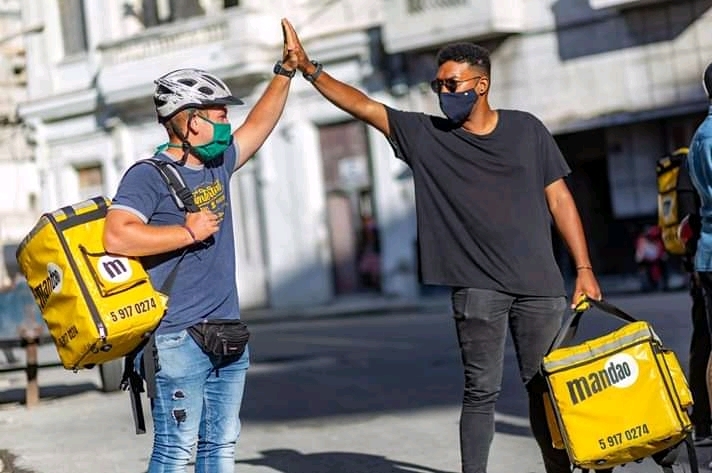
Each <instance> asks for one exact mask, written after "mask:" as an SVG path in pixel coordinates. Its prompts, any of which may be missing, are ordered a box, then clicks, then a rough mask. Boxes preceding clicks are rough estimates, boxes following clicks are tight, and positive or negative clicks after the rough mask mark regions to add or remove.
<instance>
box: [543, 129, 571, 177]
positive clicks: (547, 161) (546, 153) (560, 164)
mask: <svg viewBox="0 0 712 473" xmlns="http://www.w3.org/2000/svg"><path fill="white" fill-rule="evenodd" d="M535 120H536V127H537V135H538V137H539V152H540V157H541V162H542V166H543V171H544V172H543V177H544V187H546V186H548V185H549V184H551V183H553V182H555V181H557V180H559V179H561V178H562V177H566V176H568V175H569V174H570V173H571V168H569V165H568V164H567V163H566V159H564V155H563V154H561V150H560V149H559V145H558V144H556V140H554V137H553V136H552V135H551V133H550V132H549V130H548V129H547V128H546V126H545V125H544V124H543V123H542V122H541V121H539V120H538V119H536V118H535Z"/></svg>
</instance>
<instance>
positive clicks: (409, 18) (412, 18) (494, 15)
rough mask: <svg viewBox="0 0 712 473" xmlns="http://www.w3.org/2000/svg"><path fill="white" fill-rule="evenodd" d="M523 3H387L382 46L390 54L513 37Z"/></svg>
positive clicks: (514, 0) (460, 0) (416, 0)
mask: <svg viewBox="0 0 712 473" xmlns="http://www.w3.org/2000/svg"><path fill="white" fill-rule="evenodd" d="M523 2H524V0H388V1H386V2H384V5H385V9H386V10H385V15H384V28H383V31H384V43H385V47H386V50H387V51H388V52H390V53H396V52H402V51H407V50H416V49H425V48H432V47H436V46H439V45H441V44H443V43H448V42H452V41H461V40H478V39H484V38H493V37H497V36H502V35H507V34H512V33H517V32H520V31H522V30H523V28H524V5H523Z"/></svg>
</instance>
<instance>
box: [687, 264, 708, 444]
mask: <svg viewBox="0 0 712 473" xmlns="http://www.w3.org/2000/svg"><path fill="white" fill-rule="evenodd" d="M690 285H691V287H690V295H691V296H692V337H691V339H690V365H689V370H690V390H691V391H692V399H693V401H694V403H695V404H694V406H693V407H692V416H691V417H692V418H691V420H692V423H693V425H694V426H695V434H696V435H697V436H709V435H710V434H712V432H711V429H710V428H711V425H710V424H712V414H710V399H709V393H708V389H707V364H708V363H709V361H710V347H711V346H712V343H711V342H710V340H711V338H710V333H711V328H712V273H710V272H702V273H699V284H698V283H697V282H696V281H695V280H694V278H692V281H691V282H690Z"/></svg>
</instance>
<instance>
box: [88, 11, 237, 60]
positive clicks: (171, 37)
mask: <svg viewBox="0 0 712 473" xmlns="http://www.w3.org/2000/svg"><path fill="white" fill-rule="evenodd" d="M198 23H199V24H197V25H190V27H186V25H184V24H181V25H170V26H171V27H170V28H165V27H157V28H151V29H148V30H146V31H145V32H143V33H140V34H138V35H136V36H132V37H130V38H127V39H125V40H121V41H118V42H115V43H110V44H105V45H101V46H100V47H99V50H100V51H101V53H102V64H103V65H104V66H112V65H116V64H121V63H125V62H129V61H138V60H142V59H146V58H150V57H155V56H160V55H163V54H168V53H172V52H175V51H178V50H181V49H186V48H193V47H199V46H201V45H205V44H209V43H214V42H219V41H225V40H227V39H228V21H227V19H220V20H218V21H204V20H203V21H201V22H198ZM176 26H180V27H178V28H177V27H176Z"/></svg>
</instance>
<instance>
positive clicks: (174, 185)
mask: <svg viewBox="0 0 712 473" xmlns="http://www.w3.org/2000/svg"><path fill="white" fill-rule="evenodd" d="M141 163H146V164H150V165H151V166H153V167H154V169H156V170H157V171H158V174H160V176H161V178H162V179H163V182H165V183H166V184H167V185H168V188H169V189H170V190H171V195H172V196H173V200H175V202H176V205H177V206H178V208H179V209H183V210H185V211H186V212H200V208H198V206H197V205H195V201H194V200H193V193H192V192H191V191H190V189H188V186H187V185H186V184H185V181H184V180H183V176H181V174H180V172H179V171H178V170H177V169H176V168H175V164H173V163H169V162H168V161H163V160H160V159H155V158H148V159H141V160H139V161H136V162H135V163H134V164H133V165H132V166H131V167H133V166H135V165H137V164H141Z"/></svg>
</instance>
